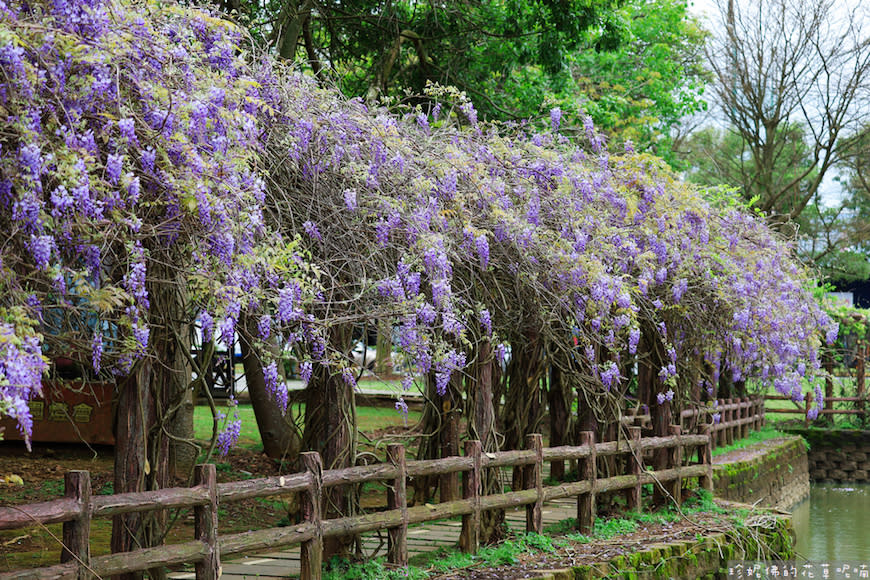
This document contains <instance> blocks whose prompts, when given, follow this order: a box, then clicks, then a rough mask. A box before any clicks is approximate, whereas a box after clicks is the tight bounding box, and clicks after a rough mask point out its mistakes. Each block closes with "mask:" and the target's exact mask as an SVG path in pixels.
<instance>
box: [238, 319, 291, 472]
mask: <svg viewBox="0 0 870 580" xmlns="http://www.w3.org/2000/svg"><path fill="white" fill-rule="evenodd" d="M254 328H255V322H254V321H253V319H251V318H249V317H247V316H245V317H243V318H242V323H241V324H240V325H239V331H240V335H241V341H240V343H239V346H240V348H241V352H242V364H243V365H244V367H245V380H246V383H247V385H248V394H249V395H250V397H251V407H252V408H253V409H254V417H255V418H256V420H257V429H258V430H259V431H260V438H261V439H262V441H263V452H264V453H265V454H266V455H267V456H268V457H270V458H272V459H276V460H279V461H281V462H282V463H293V462H294V461H296V460H297V459H298V457H299V452H300V450H301V448H302V440H301V437H300V435H299V431H298V429H297V428H296V424H295V423H293V421H291V420H290V419H289V418H288V417H287V415H285V414H284V413H282V412H281V409H280V408H279V407H278V403H277V402H276V400H275V397H274V395H273V394H270V393H268V392H266V381H265V379H264V377H263V365H262V364H261V362H260V358H259V357H258V356H257V355H256V353H254V352H253V350H252V349H251V344H252V341H253V336H254V332H255V331H254ZM274 350H277V348H276V349H274ZM272 354H273V355H276V356H277V355H278V354H280V353H278V352H273V353H272ZM278 367H279V380H283V377H284V373H283V368H282V367H283V365H281V364H279V365H278ZM288 412H289V410H288Z"/></svg>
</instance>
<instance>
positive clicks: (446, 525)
mask: <svg viewBox="0 0 870 580" xmlns="http://www.w3.org/2000/svg"><path fill="white" fill-rule="evenodd" d="M576 517H577V501H576V500H574V499H570V498H569V499H561V500H556V501H553V502H549V503H546V504H544V510H543V520H544V526H545V527H546V526H548V525H550V524H554V523H557V522H560V521H562V520H564V519H568V518H576ZM505 519H506V521H507V524H508V527H509V528H510V529H511V530H512V531H514V532H517V533H519V532H523V531H525V529H526V510H525V507H519V508H514V509H512V510H508V511H507V513H506V514H505ZM461 530H462V523H460V522H458V521H437V522H432V523H428V524H421V525H416V526H412V527H410V528H408V556H409V557H414V556H416V555H418V554H423V553H425V552H431V551H434V550H437V549H438V548H442V547H443V548H453V547H456V546H457V545H458V544H459V533H460V531H461ZM362 543H363V549H364V551H365V553H366V555H368V556H383V555H386V551H387V531H386V530H381V531H380V533H377V532H375V533H371V534H364V535H363V540H362ZM222 568H223V575H222V576H221V578H222V579H224V580H242V579H245V578H259V579H260V580H270V579H273V578H275V579H277V578H298V577H299V547H298V546H296V547H294V548H291V549H288V550H286V551H283V552H267V553H263V554H258V555H256V556H246V557H244V558H241V559H237V560H229V561H226V562H223V563H222ZM169 577H170V578H174V579H177V580H186V579H188V578H195V577H196V576H195V574H193V572H174V573H171V574H169Z"/></svg>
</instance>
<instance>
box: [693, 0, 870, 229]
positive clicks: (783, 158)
mask: <svg viewBox="0 0 870 580" xmlns="http://www.w3.org/2000/svg"><path fill="white" fill-rule="evenodd" d="M834 4H835V3H834V2H831V1H830V0H796V1H794V0H757V1H752V2H749V1H744V0H719V2H718V9H719V14H718V18H717V20H716V24H715V26H714V29H715V30H717V31H718V34H716V35H715V36H714V40H713V42H712V43H711V44H710V47H709V50H708V56H709V61H710V66H711V67H712V69H713V72H714V73H715V83H714V85H713V90H714V94H715V96H716V101H717V105H718V107H719V110H720V111H721V114H722V116H723V117H724V118H725V120H726V121H727V123H728V130H729V131H731V132H733V133H734V134H735V135H736V136H737V137H738V139H739V157H737V158H736V160H737V161H738V162H739V163H740V164H741V165H740V168H739V169H740V170H739V171H737V172H734V174H733V175H732V177H733V178H735V180H732V181H728V182H726V183H729V184H730V185H735V186H738V187H740V189H741V194H742V195H743V196H744V197H745V198H746V199H752V198H756V199H757V202H756V207H758V208H759V209H760V210H761V211H763V212H765V213H766V214H768V215H770V216H771V219H773V220H774V221H776V222H779V223H782V222H785V221H788V220H793V219H795V218H797V217H798V216H800V215H801V214H802V213H803V212H804V210H805V209H806V208H807V207H808V205H810V204H811V203H812V202H813V200H814V198H816V196H817V194H818V192H819V187H820V186H821V184H822V182H823V181H824V180H825V178H826V177H827V176H828V175H829V174H830V171H831V169H832V168H833V167H834V166H835V165H836V164H837V163H838V162H839V161H840V159H841V157H840V149H839V147H838V146H839V144H840V141H841V140H842V138H843V137H844V136H846V135H849V134H850V133H852V132H854V131H855V130H857V129H858V128H859V127H860V126H861V125H862V124H864V123H866V121H867V116H868V114H870V111H868V108H867V96H868V95H867V86H866V85H867V80H868V78H870V77H868V74H870V43H867V42H866V38H865V37H864V32H863V30H862V26H861V18H860V15H859V14H858V13H857V10H859V8H855V9H853V11H849V10H848V9H846V8H843V7H835V6H834ZM734 161H735V160H734V159H732V160H730V161H729V162H731V163H733V162H734ZM784 167H791V168H792V170H791V171H786V172H784V171H782V169H783V168H784Z"/></svg>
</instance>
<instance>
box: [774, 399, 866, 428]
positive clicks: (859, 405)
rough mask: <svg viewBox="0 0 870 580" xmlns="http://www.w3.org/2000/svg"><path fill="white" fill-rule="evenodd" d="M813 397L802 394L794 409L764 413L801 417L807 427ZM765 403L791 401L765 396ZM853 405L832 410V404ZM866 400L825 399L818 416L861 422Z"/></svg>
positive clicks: (863, 416) (864, 416) (864, 414)
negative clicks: (840, 416)
mask: <svg viewBox="0 0 870 580" xmlns="http://www.w3.org/2000/svg"><path fill="white" fill-rule="evenodd" d="M814 399H815V397H814V395H813V392H812V391H809V392H808V393H805V394H804V400H803V401H799V402H795V406H794V408H791V409H771V408H768V409H765V412H766V413H789V414H792V415H803V420H804V426H805V427H809V425H810V423H811V422H812V421H811V420H810V418H809V412H810V409H811V408H812V406H813V401H814ZM764 400H765V401H792V400H793V399H792V398H791V397H789V396H787V395H765V396H764ZM849 402H851V403H855V408H854V409H834V408H833V404H834V403H849ZM868 402H870V401H868V398H867V397H866V396H859V397H825V408H824V409H819V415H858V418H859V419H861V420H862V421H863V420H865V418H866V415H867V412H868V411H867V409H866V408H865V407H866V405H867V404H868Z"/></svg>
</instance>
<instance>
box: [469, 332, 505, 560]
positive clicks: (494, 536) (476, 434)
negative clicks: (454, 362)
mask: <svg viewBox="0 0 870 580" xmlns="http://www.w3.org/2000/svg"><path fill="white" fill-rule="evenodd" d="M475 360H476V361H477V362H476V363H475V365H474V369H473V371H472V373H471V377H470V378H469V380H468V387H467V389H466V391H467V393H468V401H469V403H470V405H471V413H470V415H469V417H468V431H469V437H470V438H472V439H477V440H478V441H480V443H481V446H482V448H483V451H484V453H492V452H495V451H499V447H498V442H497V438H496V433H495V407H494V405H493V357H492V346H491V344H490V343H489V342H488V341H486V342H482V343H479V346H478V353H477V357H475ZM481 488H482V493H483V494H485V495H486V494H492V493H500V492H501V482H500V477H499V470H498V469H484V470H483V472H482V473H481ZM503 529H504V510H489V511H485V512H483V513H482V514H481V517H480V541H481V542H484V543H494V542H497V541H498V540H500V539H501V538H502V536H503Z"/></svg>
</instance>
